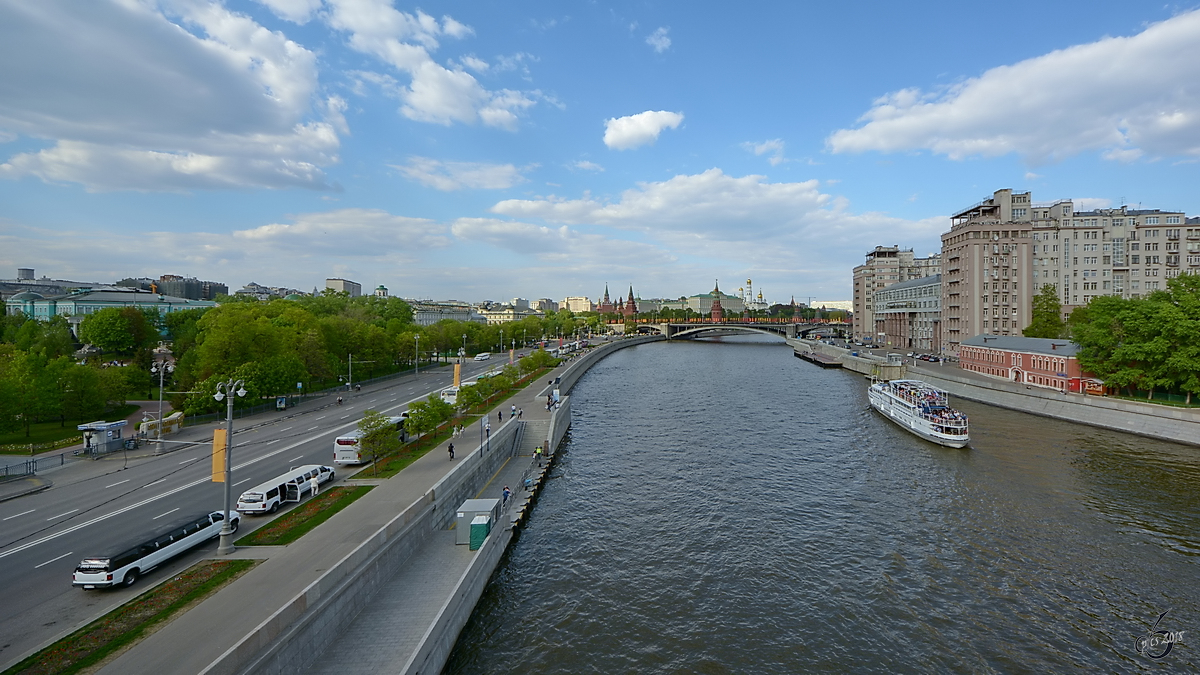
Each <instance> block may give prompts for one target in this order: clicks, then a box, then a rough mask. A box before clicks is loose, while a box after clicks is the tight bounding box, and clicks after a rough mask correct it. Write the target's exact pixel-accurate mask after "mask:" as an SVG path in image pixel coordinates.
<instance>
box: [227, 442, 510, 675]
mask: <svg viewBox="0 0 1200 675" xmlns="http://www.w3.org/2000/svg"><path fill="white" fill-rule="evenodd" d="M520 428H521V424H520V423H519V422H516V421H515V420H513V421H509V422H506V423H505V424H503V425H502V426H500V427H499V428H498V429H496V430H495V431H494V432H493V433H492V438H491V447H490V449H487V443H485V444H484V448H485V452H484V453H483V456H482V457H481V456H480V448H476V449H475V450H474V451H473V452H472V453H471V456H470V457H464V458H463V459H464V461H463V462H462V463H460V464H459V465H457V466H456V467H455V468H454V469H453V470H452V471H451V472H450V473H449V474H447V475H446V476H445V477H444V478H443V479H442V480H441V481H439V482H438V483H437V484H436V485H435V486H434V487H433V488H431V489H430V490H429V491H428V492H427V493H425V495H424V496H422V497H421V499H418V500H417V501H416V502H414V503H413V504H412V505H410V506H409V507H408V508H406V509H405V510H403V511H402V512H400V514H398V515H397V516H396V517H395V518H393V519H392V520H390V521H389V522H388V523H387V524H386V525H385V526H383V527H382V528H380V529H379V531H378V532H376V533H375V534H374V535H373V536H372V537H371V538H370V539H368V540H367V541H365V542H363V543H362V544H360V545H359V546H358V547H357V548H355V550H354V551H352V552H350V553H349V554H348V555H346V557H344V558H342V559H341V560H340V561H339V562H338V563H337V564H336V565H334V566H333V567H332V568H330V569H329V570H328V571H327V572H325V573H324V574H322V575H321V577H320V578H319V579H317V580H316V581H314V582H313V583H312V584H310V585H309V586H308V587H307V588H306V589H304V591H302V592H301V593H300V594H298V595H297V596H296V597H295V598H294V599H293V600H292V601H291V602H289V603H288V604H286V605H285V606H284V607H282V608H280V609H279V610H278V611H277V612H275V614H273V615H272V616H271V617H270V618H268V619H267V620H266V621H264V622H263V623H262V624H260V625H259V626H258V627H257V628H256V629H255V630H254V631H252V632H251V633H250V634H249V635H247V636H246V637H244V638H243V639H242V640H241V641H240V642H239V643H238V644H237V645H235V646H234V647H232V648H231V649H229V650H228V651H227V652H225V654H223V655H221V657H220V658H219V659H217V660H216V661H215V662H213V663H212V664H211V665H210V666H209V667H208V668H207V669H206V670H205V671H204V672H205V673H212V674H213V675H225V674H229V675H232V674H234V673H254V674H255V675H259V674H262V675H267V674H270V675H275V674H279V675H283V674H285V673H286V674H288V675H290V674H291V673H296V672H300V671H302V670H303V669H304V668H306V667H308V666H309V665H310V664H311V663H312V661H313V660H314V659H315V658H316V657H318V656H319V655H321V653H323V652H324V651H325V650H326V649H327V648H328V647H329V646H330V644H332V643H333V641H334V640H335V639H336V638H337V636H338V635H339V634H340V633H341V629H342V628H343V627H345V626H346V625H349V623H350V622H351V621H353V619H354V617H355V616H357V615H358V613H359V612H360V611H361V610H362V609H363V608H364V607H366V605H367V604H368V603H370V601H371V599H372V598H373V597H374V595H375V593H376V592H377V591H378V589H379V588H380V587H381V586H382V585H383V584H384V583H385V582H386V581H387V580H388V579H390V578H391V577H393V576H394V575H395V574H396V572H397V570H398V569H399V568H400V566H401V565H403V564H404V562H405V561H406V560H408V558H409V557H410V556H411V555H412V553H413V552H414V551H416V550H417V549H418V548H419V547H420V546H421V545H422V544H424V543H425V540H426V539H428V538H429V537H430V535H432V534H433V532H435V531H437V530H439V529H445V528H446V527H449V524H450V522H451V520H453V518H454V515H455V509H457V508H458V506H459V504H461V503H462V502H463V500H464V499H467V498H469V497H471V496H473V495H474V494H475V493H476V492H478V490H479V489H480V488H481V487H482V486H483V485H484V484H485V483H486V482H487V481H488V479H489V478H491V476H492V475H493V474H495V472H496V471H497V470H498V469H499V468H500V466H501V465H503V464H504V462H506V461H508V459H510V458H511V457H512V455H513V454H514V453H515V452H516V448H517V443H518V439H519V436H520V434H519V429H520ZM377 489H379V488H377ZM368 498H369V495H368ZM498 534H502V533H498ZM501 538H502V537H489V538H488V539H489V541H490V540H493V539H495V540H499V539H501ZM486 548H487V547H486V546H485V547H481V548H480V555H479V556H477V558H476V562H478V561H479V559H480V558H482V557H483V553H484V550H485V549H486ZM500 550H501V552H502V551H503V548H501V549H500ZM496 559H497V560H498V559H499V557H498V555H497V556H496ZM494 566H495V563H494V562H493V563H492V565H491V567H489V568H488V572H487V573H486V574H484V583H485V584H486V579H487V576H488V575H490V574H491V571H490V570H491V569H492V568H494ZM460 590H461V589H460ZM480 590H481V591H482V587H481V588H480ZM458 595H459V593H457V592H456V593H455V597H458ZM475 599H478V595H476V596H475ZM475 599H472V600H471V603H470V606H471V607H474V602H475ZM467 616H470V611H467ZM463 621H464V622H465V618H464V619H463ZM461 628H462V624H459V625H458V626H457V627H456V628H455V629H454V635H457V634H458V632H457V631H458V630H459V629H461ZM451 644H453V643H451ZM447 653H448V652H447Z"/></svg>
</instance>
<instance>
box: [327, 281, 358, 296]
mask: <svg viewBox="0 0 1200 675" xmlns="http://www.w3.org/2000/svg"><path fill="white" fill-rule="evenodd" d="M325 288H328V289H331V290H335V291H338V292H339V293H341V292H344V293H349V294H350V297H352V298H357V297H358V296H360V295H362V284H360V283H358V282H355V281H350V280H349V279H326V280H325Z"/></svg>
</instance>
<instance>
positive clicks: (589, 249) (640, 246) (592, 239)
mask: <svg viewBox="0 0 1200 675" xmlns="http://www.w3.org/2000/svg"><path fill="white" fill-rule="evenodd" d="M451 231H452V232H453V233H454V236H455V237H458V238H459V239H463V240H466V241H477V242H484V243H487V244H490V245H492V246H495V247H498V248H503V249H508V250H510V251H513V252H514V253H521V254H526V255H529V256H532V257H534V258H537V259H538V260H541V261H543V262H548V263H560V264H571V265H580V266H589V265H598V264H599V265H602V264H606V263H611V261H612V260H614V259H620V260H621V261H622V262H623V263H624V264H626V265H631V266H653V265H665V264H669V263H671V262H673V261H674V260H675V258H674V256H672V255H670V254H669V253H667V252H666V251H664V250H663V249H662V248H660V247H657V246H653V245H651V244H645V243H641V242H634V241H629V240H626V239H613V238H609V237H605V236H603V235H599V234H588V233H581V232H578V231H576V230H572V229H571V228H570V227H567V226H566V225H562V226H560V227H553V228H552V227H546V226H543V225H532V224H529V223H522V222H515V221H509V220H497V219H494V218H459V219H458V220H456V221H455V222H454V225H453V226H452V227H451Z"/></svg>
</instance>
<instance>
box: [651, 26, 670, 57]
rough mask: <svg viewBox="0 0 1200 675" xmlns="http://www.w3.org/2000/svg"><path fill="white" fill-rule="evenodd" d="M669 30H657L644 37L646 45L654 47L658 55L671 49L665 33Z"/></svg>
mask: <svg viewBox="0 0 1200 675" xmlns="http://www.w3.org/2000/svg"><path fill="white" fill-rule="evenodd" d="M670 30H671V29H670V28H662V27H660V28H658V29H657V30H655V31H654V32H653V33H651V34H649V35H647V36H646V44H648V45H650V46H651V47H654V51H656V52H658V53H659V54H661V53H663V52H665V51H667V50H668V49H670V48H671V38H669V37H667V32H668V31H670Z"/></svg>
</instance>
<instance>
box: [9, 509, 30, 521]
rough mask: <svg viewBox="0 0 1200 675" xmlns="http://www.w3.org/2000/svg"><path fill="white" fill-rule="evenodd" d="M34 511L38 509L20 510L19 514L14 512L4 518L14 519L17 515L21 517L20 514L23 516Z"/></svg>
mask: <svg viewBox="0 0 1200 675" xmlns="http://www.w3.org/2000/svg"><path fill="white" fill-rule="evenodd" d="M34 511H37V509H29V510H28V511H22V512H20V513H17V514H14V515H11V516H9V517H7V518H4V520H12V519H13V518H17V517H19V516H23V515H25V514H28V513H33V512H34Z"/></svg>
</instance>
